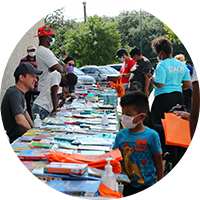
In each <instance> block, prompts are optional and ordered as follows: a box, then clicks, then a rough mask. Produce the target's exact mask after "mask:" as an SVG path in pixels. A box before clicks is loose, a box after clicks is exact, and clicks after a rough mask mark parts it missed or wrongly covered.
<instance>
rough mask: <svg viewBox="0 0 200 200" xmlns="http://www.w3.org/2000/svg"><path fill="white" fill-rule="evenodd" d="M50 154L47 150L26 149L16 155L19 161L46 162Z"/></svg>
mask: <svg viewBox="0 0 200 200" xmlns="http://www.w3.org/2000/svg"><path fill="white" fill-rule="evenodd" d="M48 154H50V153H49V151H48V150H47V149H27V150H24V151H22V152H20V153H19V154H18V158H19V159H20V160H26V161H28V160H47V158H48V156H45V155H48Z"/></svg>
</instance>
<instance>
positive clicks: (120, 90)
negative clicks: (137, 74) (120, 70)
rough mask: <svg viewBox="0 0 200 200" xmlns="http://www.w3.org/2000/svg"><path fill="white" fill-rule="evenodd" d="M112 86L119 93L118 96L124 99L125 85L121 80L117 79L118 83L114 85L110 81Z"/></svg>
mask: <svg viewBox="0 0 200 200" xmlns="http://www.w3.org/2000/svg"><path fill="white" fill-rule="evenodd" d="M110 84H111V85H112V86H113V87H115V90H116V91H117V96H118V97H122V96H124V95H125V90H124V89H123V83H122V81H121V79H117V83H114V82H113V81H110Z"/></svg>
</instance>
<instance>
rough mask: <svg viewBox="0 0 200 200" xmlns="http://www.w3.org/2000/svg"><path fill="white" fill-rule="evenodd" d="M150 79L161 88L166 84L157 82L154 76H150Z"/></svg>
mask: <svg viewBox="0 0 200 200" xmlns="http://www.w3.org/2000/svg"><path fill="white" fill-rule="evenodd" d="M150 81H151V82H152V83H153V84H154V85H155V86H156V87H158V88H161V87H163V86H164V84H163V83H157V82H155V81H154V77H151V78H150Z"/></svg>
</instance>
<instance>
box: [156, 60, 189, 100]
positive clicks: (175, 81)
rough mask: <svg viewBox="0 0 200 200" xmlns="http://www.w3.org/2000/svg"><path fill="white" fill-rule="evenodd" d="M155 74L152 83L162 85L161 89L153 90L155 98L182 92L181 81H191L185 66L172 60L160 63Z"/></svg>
mask: <svg viewBox="0 0 200 200" xmlns="http://www.w3.org/2000/svg"><path fill="white" fill-rule="evenodd" d="M155 73H156V78H155V80H154V81H155V82H156V83H162V84H164V86H163V87H161V88H158V87H156V88H155V93H154V96H155V97H156V96H158V95H160V94H165V93H172V92H182V87H181V86H182V85H181V83H182V81H191V79H190V73H189V70H188V68H187V66H186V65H185V64H184V63H182V62H180V61H179V60H176V59H174V58H172V59H169V58H168V59H165V60H163V61H161V62H160V63H159V64H158V65H157V67H156V72H155Z"/></svg>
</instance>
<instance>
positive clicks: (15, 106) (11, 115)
mask: <svg viewBox="0 0 200 200" xmlns="http://www.w3.org/2000/svg"><path fill="white" fill-rule="evenodd" d="M41 74H42V71H40V70H37V69H35V68H34V67H33V66H31V64H29V63H22V64H20V65H19V66H18V67H17V68H16V70H15V72H14V77H15V83H16V84H15V86H12V87H10V88H9V89H8V90H7V91H6V93H5V95H4V97H3V100H2V104H1V116H2V121H3V125H4V129H5V130H6V133H7V135H8V137H9V139H10V143H12V142H13V141H14V140H16V139H17V138H18V137H21V136H22V135H23V134H24V133H25V132H26V131H28V130H29V129H31V128H33V122H32V120H31V118H30V116H29V114H28V112H27V111H26V101H25V93H26V92H27V91H28V90H29V89H33V88H34V85H35V82H36V81H37V76H38V75H41Z"/></svg>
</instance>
